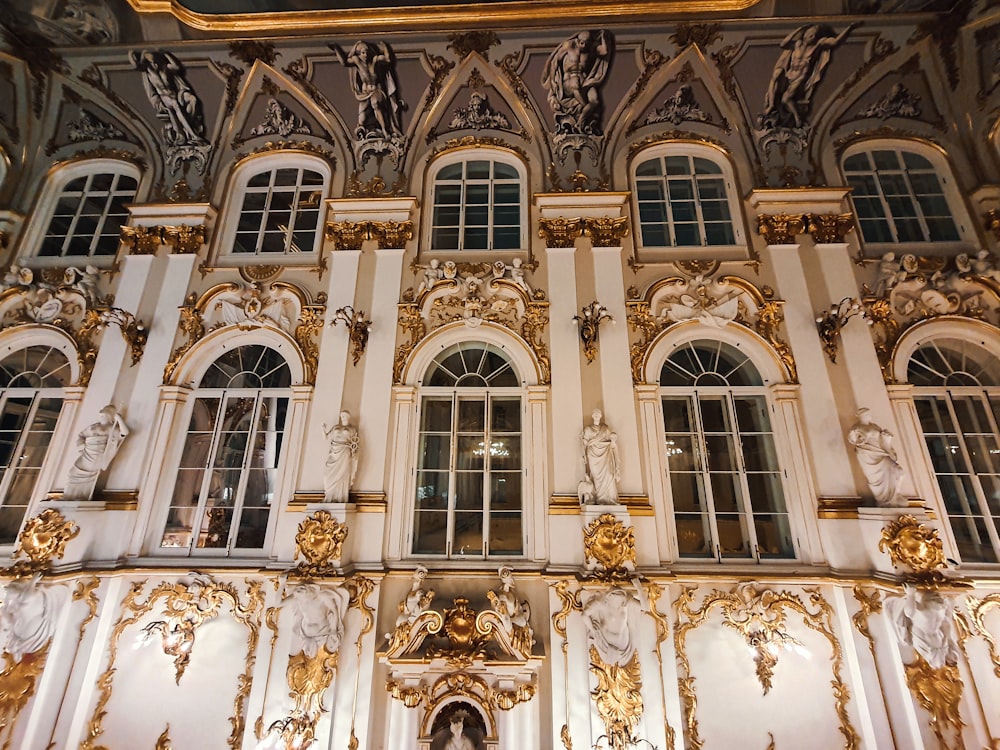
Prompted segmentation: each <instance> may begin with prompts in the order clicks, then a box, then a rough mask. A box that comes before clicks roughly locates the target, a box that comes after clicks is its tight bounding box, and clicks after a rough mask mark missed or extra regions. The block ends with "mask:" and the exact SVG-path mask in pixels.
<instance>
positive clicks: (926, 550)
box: [878, 515, 945, 576]
mask: <svg viewBox="0 0 1000 750" xmlns="http://www.w3.org/2000/svg"><path fill="white" fill-rule="evenodd" d="M878 548H879V550H880V551H881V552H886V553H888V555H889V558H890V559H891V560H892V564H893V565H895V566H897V567H898V566H900V565H905V566H907V567H908V568H910V569H911V570H913V572H914V573H916V574H917V575H919V576H933V575H934V574H935V573H936V572H937V571H939V570H940V569H941V568H944V567H945V559H944V545H943V544H942V542H941V537H940V536H939V535H938V531H937V529H935V528H931V527H928V526H925V525H923V524H922V523H920V522H918V521H917V519H916V517H915V516H911V515H902V516H900V517H899V518H897V519H896V520H894V521H891V522H889V523H888V524H886V526H885V528H883V529H882V539H881V541H879V543H878ZM938 575H940V574H938Z"/></svg>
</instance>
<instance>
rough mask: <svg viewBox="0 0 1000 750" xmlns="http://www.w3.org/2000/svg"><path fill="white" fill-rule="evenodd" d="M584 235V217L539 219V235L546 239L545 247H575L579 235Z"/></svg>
mask: <svg viewBox="0 0 1000 750" xmlns="http://www.w3.org/2000/svg"><path fill="white" fill-rule="evenodd" d="M582 235H583V219H579V218H577V219H566V218H563V217H557V218H552V219H539V220H538V236H539V237H541V238H542V239H543V240H545V247H573V245H574V243H575V242H576V238H577V237H581V236H582Z"/></svg>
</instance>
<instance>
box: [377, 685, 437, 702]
mask: <svg viewBox="0 0 1000 750" xmlns="http://www.w3.org/2000/svg"><path fill="white" fill-rule="evenodd" d="M385 689H386V691H387V692H388V693H389V695H391V696H392V697H393V698H395V699H396V700H398V701H402V702H403V705H404V706H406V707H407V708H416V707H417V706H419V705H420V704H421V703H422V702H423V701H424V700H425V699H427V698H428V694H429V693H430V690H429V689H428V688H427V686H426V685H421V686H420V687H418V688H414V687H405V686H404V685H401V684H400V683H398V682H396V681H395V680H388V681H387V682H386V683H385Z"/></svg>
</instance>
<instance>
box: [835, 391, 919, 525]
mask: <svg viewBox="0 0 1000 750" xmlns="http://www.w3.org/2000/svg"><path fill="white" fill-rule="evenodd" d="M857 418H858V421H857V422H855V423H854V425H853V426H852V427H851V431H850V432H848V433H847V442H849V443H850V444H851V445H853V446H854V455H855V456H857V458H858V464H859V465H860V466H861V471H862V472H863V473H864V475H865V479H866V480H867V481H868V487H869V489H871V491H872V495H874V497H875V503H876V504H877V505H879V506H881V507H884V508H890V507H899V506H903V505H906V498H905V497H903V495H902V494H901V493H900V491H899V487H900V485H901V484H902V483H903V467H902V466H900V465H899V463H898V462H897V461H896V450H895V448H893V447H892V433H891V432H889V431H888V430H884V429H882V428H881V427H879V426H878V425H877V424H875V423H874V422H872V418H871V413H870V412H869V410H868V409H858V411H857Z"/></svg>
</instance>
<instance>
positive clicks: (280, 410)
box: [160, 344, 292, 554]
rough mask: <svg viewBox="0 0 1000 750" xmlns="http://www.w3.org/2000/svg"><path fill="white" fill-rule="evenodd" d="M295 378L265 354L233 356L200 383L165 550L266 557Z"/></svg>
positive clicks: (257, 350) (244, 349)
mask: <svg viewBox="0 0 1000 750" xmlns="http://www.w3.org/2000/svg"><path fill="white" fill-rule="evenodd" d="M290 386H291V373H290V370H289V367H288V363H287V362H285V360H284V358H283V357H282V356H281V355H280V354H279V353H278V352H276V351H275V350H274V349H271V348H269V347H266V346H262V345H259V344H252V345H247V346H241V347H237V348H234V349H230V350H228V351H226V352H225V353H224V354H222V355H221V356H220V357H218V358H217V359H216V360H215V361H214V362H213V363H212V365H211V366H210V367H209V368H208V371H207V372H206V373H205V375H204V376H203V377H202V379H201V382H200V383H199V385H198V388H197V390H196V391H195V394H194V403H193V404H192V410H191V418H190V421H189V424H188V429H187V433H186V437H185V443H184V449H183V452H182V455H181V460H180V466H179V467H178V470H177V480H176V482H175V483H174V489H173V494H172V497H171V500H170V509H169V512H168V515H167V522H166V526H165V528H164V531H163V535H162V538H161V541H160V546H161V548H166V549H186V550H188V551H189V552H191V551H192V550H197V551H198V554H212V553H213V552H217V553H231V552H235V551H238V550H258V551H259V550H261V549H263V547H264V545H265V540H266V538H267V534H268V531H269V527H270V520H271V511H272V510H273V508H274V507H275V506H276V505H277V500H278V498H277V497H276V488H277V486H278V474H279V471H280V470H281V468H282V466H283V461H282V459H283V457H284V454H285V453H286V452H287V450H286V445H285V444H286V440H285V427H286V422H287V420H288V416H289V404H290V401H291V395H292V394H291V388H290Z"/></svg>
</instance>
